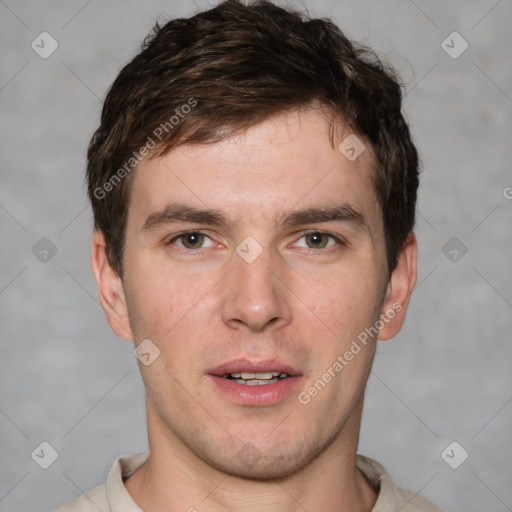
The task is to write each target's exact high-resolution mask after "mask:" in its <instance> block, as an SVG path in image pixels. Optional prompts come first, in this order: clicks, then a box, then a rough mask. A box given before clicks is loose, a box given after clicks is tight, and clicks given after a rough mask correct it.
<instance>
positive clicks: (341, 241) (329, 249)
mask: <svg viewBox="0 0 512 512" xmlns="http://www.w3.org/2000/svg"><path fill="white" fill-rule="evenodd" d="M191 234H194V235H204V236H205V237H206V238H209V239H210V240H212V238H211V237H210V236H208V235H207V234H206V233H205V232H203V231H198V230H189V231H183V232H182V233H179V234H177V235H175V236H173V237H172V238H171V239H170V240H168V241H167V242H166V243H165V245H173V244H174V242H175V241H176V240H179V239H182V238H183V237H185V236H187V235H191ZM312 234H319V235H327V236H328V237H329V238H330V239H332V240H335V241H336V245H337V246H345V245H346V242H345V240H344V239H342V238H340V237H338V236H335V235H333V234H332V233H328V232H326V231H319V230H308V231H304V232H303V233H302V234H301V236H300V237H299V238H297V240H295V242H294V243H297V242H298V241H299V240H300V239H301V238H303V237H305V236H306V235H312ZM212 241H213V240H212ZM328 243H329V242H328ZM178 249H179V251H180V252H183V253H187V254H200V252H201V251H202V250H203V249H207V247H206V248H202V247H201V248H199V249H187V248H186V247H178ZM304 249H307V252H308V253H316V254H318V253H325V252H332V250H333V246H330V247H326V248H320V249H313V248H311V247H309V248H304Z"/></svg>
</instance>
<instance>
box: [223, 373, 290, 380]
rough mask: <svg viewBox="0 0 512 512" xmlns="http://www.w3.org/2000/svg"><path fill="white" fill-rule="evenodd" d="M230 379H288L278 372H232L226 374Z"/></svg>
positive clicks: (285, 374) (286, 375)
mask: <svg viewBox="0 0 512 512" xmlns="http://www.w3.org/2000/svg"><path fill="white" fill-rule="evenodd" d="M228 375H229V376H230V377H231V378H232V379H243V380H253V379H255V380H270V379H273V378H275V377H279V378H281V379H283V378H284V377H288V374H287V373H280V372H261V373H250V372H234V373H230V374H228Z"/></svg>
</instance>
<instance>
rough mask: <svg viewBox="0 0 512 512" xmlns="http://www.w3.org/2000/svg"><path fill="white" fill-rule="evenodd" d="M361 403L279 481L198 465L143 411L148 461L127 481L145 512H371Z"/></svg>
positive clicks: (196, 459) (374, 496)
mask: <svg viewBox="0 0 512 512" xmlns="http://www.w3.org/2000/svg"><path fill="white" fill-rule="evenodd" d="M361 412H362V401H361V403H360V404H359V405H358V406H357V407H356V409H354V411H353V412H352V414H351V416H350V417H349V418H348V420H347V422H346V423H345V425H344V426H343V428H342V429H341V431H340V432H339V433H338V435H337V436H336V437H335V438H334V439H333V440H332V442H331V443H330V444H329V445H328V446H327V447H326V448H325V449H324V450H323V452H321V453H320V454H319V455H318V456H317V457H316V458H315V459H314V460H312V461H311V462H310V463H309V464H308V465H307V466H305V467H303V468H301V469H300V470H298V471H296V472H294V473H292V474H290V475H287V476H284V477H282V478H278V479H271V480H254V479H249V478H241V477H239V476H234V475H229V474H227V473H225V472H223V471H220V470H219V469H217V468H215V467H212V465H210V464H208V463H206V462H205V461H204V460H202V459H200V458H199V457H198V456H197V455H196V454H195V453H194V452H193V451H191V450H190V449H189V448H188V447H187V446H185V445H184V444H183V443H182V442H180V441H179V439H177V438H176V437H175V436H174V435H172V433H170V432H169V430H168V429H166V428H164V426H163V425H161V423H160V422H158V421H156V418H154V417H153V414H152V412H151V410H150V409H149V408H148V430H149V439H150V458H149V460H148V462H147V463H146V464H144V465H143V466H142V467H141V468H139V469H138V470H137V471H136V472H135V473H134V474H133V475H131V476H130V477H129V478H128V479H127V480H126V481H125V486H126V488H127V490H128V492H129V493H130V494H131V496H132V498H133V499H134V501H135V502H136V503H137V504H138V505H139V507H140V508H141V509H143V510H145V511H148V512H149V511H151V512H160V511H162V512H163V511H168V510H187V511H189V512H202V511H203V510H208V511H211V512H220V511H223V512H226V511H239V510H243V509H244V508H247V507H248V506H250V507H251V509H252V510H261V511H263V510H264V511H265V512H281V511H282V510H283V509H284V510H289V511H297V512H299V511H301V512H303V511H304V510H308V512H326V511H336V512H343V511H350V512H370V511H371V510H372V508H373V505H374V503H375V501H376V499H377V492H376V491H375V490H374V489H372V487H371V486H370V484H369V483H368V482H367V480H366V478H365V477H364V475H363V474H362V473H361V472H360V471H359V470H358V469H357V468H356V450H357V443H358V436H359V425H360V420H361Z"/></svg>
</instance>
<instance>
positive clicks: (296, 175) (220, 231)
mask: <svg viewBox="0 0 512 512" xmlns="http://www.w3.org/2000/svg"><path fill="white" fill-rule="evenodd" d="M328 130H329V125H328V121H327V119H326V117H325V116H324V115H322V113H320V112H318V111H315V110H313V109H306V110H302V111H300V112H297V111H294V112H289V113H287V114H286V115H280V116H276V117H274V118H272V119H269V120H267V121H265V122H263V123H261V124H259V125H257V126H255V127H254V128H251V129H250V130H248V131H246V132H244V133H242V134H240V135H237V136H235V137H232V138H229V139H227V140H225V141H222V142H218V143H214V144H206V145H184V146H179V147H177V148H175V149H173V150H172V151H171V152H169V153H168V154H167V155H164V156H163V157H159V158H153V159H150V160H145V161H143V162H141V164H140V165H139V166H138V168H137V170H136V172H135V175H134V177H133V178H134V181H133V188H132V193H131V198H130V202H129V210H128V222H127V231H126V248H125V254H124V281H123V282H122V281H121V280H120V278H119V276H118V275H117V274H116V272H115V271H114V270H113V269H112V268H111V266H110V265H109V262H108V259H107V256H106V248H105V240H104V237H103V235H102V233H100V232H98V233H96V234H95V236H94V240H93V247H92V267H93V271H94V274H95V277H96V280H97V283H98V287H99V294H100V298H101V303H102V306H103V308H104V310H105V313H106V315H107V318H108V320H109V322H110V325H111V327H112V329H113V330H114V332H115V333H116V334H117V335H119V336H120V337H121V338H124V339H127V340H134V342H135V345H138V344H139V343H141V342H142V340H144V339H147V338H149V339H150V340H151V341H152V342H153V343H154V344H155V345H156V346H157V347H158V348H159V350H160V356H159V357H158V358H157V359H156V360H155V361H154V362H153V363H152V364H150V365H149V366H144V365H142V364H140V363H139V366H140V371H141V374H142V377H143V380H144V384H145V388H146V405H147V420H148V433H149V444H150V453H151V455H150V459H149V461H148V462H147V463H146V464H145V465H143V466H142V467H141V468H139V469H138V470H137V471H136V472H135V473H134V474H133V475H132V476H131V477H129V478H128V479H127V480H126V481H125V486H126V488H127V490H128V491H129V493H130V494H131V496H132V497H133V499H134V500H135V502H136V503H137V504H138V505H139V506H140V507H141V508H142V509H144V510H148V511H149V510H151V511H153V512H157V511H164V510H195V509H197V510H198V511H201V510H208V511H221V510H222V511H239V510H244V509H245V508H247V507H250V508H251V510H258V511H266V512H274V511H276V512H277V511H279V512H281V511H282V510H289V511H295V510H297V511H299V510H300V511H303V510H307V511H308V512H317V511H318V512H320V511H322V512H325V511H334V510H336V511H345V510H346V511H351V512H359V511H370V510H371V509H372V507H373V505H374V503H375V500H376V498H377V491H378V490H375V489H372V487H371V486H370V485H369V483H368V482H367V481H366V479H365V477H364V476H363V475H362V473H361V472H360V471H359V470H358V469H357V468H356V466H355V456H356V450H357V443H358V436H359V428H360V421H361V411H362V406H363V395H364V389H365V385H366V381H367V378H368V375H369V372H370V368H371V364H372V362H373V358H374V355H375V347H376V342H377V338H375V339H371V340H370V341H369V343H368V344H367V345H366V346H365V347H364V348H363V349H362V350H361V351H360V352H359V353H358V354H357V355H355V356H354V358H353V359H352V360H351V361H350V362H349V363H348V364H347V365H346V366H345V367H344V368H343V370H342V371H341V372H340V373H338V374H337V375H336V377H335V378H333V379H332V380H331V381H330V382H329V383H328V384H327V385H326V386H325V388H323V389H322V390H321V392H319V393H318V394H317V396H315V397H314V398H312V399H311V401H310V402H309V403H308V404H307V405H304V404H301V403H300V402H299V400H298V399H297V394H298V392H300V391H305V390H307V389H308V388H309V387H310V386H311V385H312V384H314V382H315V381H317V380H318V379H319V378H320V377H321V376H322V374H323V373H324V372H325V371H326V369H327V368H329V367H331V366H332V365H333V363H334V362H335V361H336V359H337V357H338V356H339V355H340V354H344V353H345V352H346V351H347V350H348V349H349V348H350V345H351V343H352V341H353V340H355V339H356V337H357V335H358V334H359V333H361V332H362V331H364V329H365V328H367V327H370V326H372V325H374V324H375V323H376V321H377V320H379V316H380V315H381V314H386V312H387V311H388V310H389V309H390V308H392V306H393V304H397V303H399V304H401V305H402V309H401V311H399V312H396V315H395V316H394V318H393V319H390V320H389V321H388V322H386V323H385V324H384V325H383V326H382V329H381V330H380V332H379V335H378V338H379V339H383V340H384V339H388V338H391V337H393V336H394V335H396V334H397V333H398V331H399V330H400V328H401V326H402V323H403V321H404V317H405V312H406V309H407V305H408V303H409V298H410V295H411V292H412V290H413V288H414V285H415V282H416V253H417V247H416V240H415V237H414V235H413V234H412V233H411V234H410V235H409V238H408V240H407V242H406V244H405V246H404V249H403V251H402V252H401V254H400V257H399V261H398V266H397V268H396V269H395V270H394V271H393V272H392V273H391V275H389V273H388V271H387V269H386V259H385V245H384V233H383V222H382V214H381V212H380V206H379V205H378V203H377V200H376V196H375V193H374V190H373V186H372V173H373V171H372V164H373V160H372V158H373V157H372V154H371V151H370V150H369V149H368V148H367V150H365V151H364V152H363V153H362V154H361V155H360V156H359V157H358V158H357V159H356V160H355V161H353V162H352V161H349V160H348V159H347V158H345V156H344V155H343V154H342V153H341V152H340V151H339V150H338V144H339V143H340V142H341V141H342V140H343V139H344V138H345V137H346V136H347V135H348V134H349V133H350V132H349V131H346V130H344V129H343V128H342V127H340V128H339V130H338V133H337V134H336V135H335V144H334V147H333V146H332V145H331V143H330V141H329V134H328ZM176 201H179V202H180V203H182V204H186V205H189V206H191V207H195V208H200V209H207V208H208V209H216V210H219V211H220V212H222V213H223V214H224V216H225V217H227V219H228V221H229V222H228V224H227V225H226V226H216V225H211V224H202V223H198V222H190V221H187V222H172V223H167V224H163V225H159V226H155V227H154V228H153V229H149V230H144V229H143V226H144V224H145V222H146V220H147V218H148V216H149V215H151V214H153V213H155V212H158V211H160V210H162V209H163V208H165V206H166V205H167V204H169V203H173V202H176ZM340 204H345V205H349V206H350V207H351V208H352V209H353V210H355V211H357V212H358V213H359V214H360V215H361V216H362V217H363V218H364V219H365V226H362V225H360V224H357V223H355V222H350V221H329V222H315V223H310V224H303V225H297V226H286V225H283V223H282V222H280V221H281V220H282V219H283V216H285V215H287V214H289V213H290V212H291V211H295V210H299V209H305V208H310V207H325V206H332V205H340ZM186 230H198V231H200V232H201V233H203V234H205V235H207V236H206V237H204V238H203V239H201V237H199V238H198V237H196V238H194V237H192V238H190V237H189V238H186V237H185V238H183V237H182V238H177V239H176V238H175V237H176V236H177V235H179V234H180V233H182V232H183V231H186ZM318 231H320V232H324V233H327V234H324V235H317V236H315V235H311V232H313V233H314V232H318ZM305 232H307V233H310V234H309V235H307V234H306V235H305V234H304V233H305ZM330 235H332V236H334V237H336V239H335V238H332V237H331V236H330ZM248 236H251V237H253V238H254V239H255V240H256V241H257V242H258V244H259V245H260V246H261V248H262V250H263V252H262V254H261V255H260V256H259V257H258V258H257V259H256V260H255V261H254V262H252V263H247V262H246V261H244V259H242V258H241V257H240V256H239V255H238V254H237V252H236V248H237V246H238V245H239V244H240V243H241V242H242V241H243V240H244V239H245V238H246V237H248ZM337 239H340V240H343V241H344V242H343V243H340V242H338V241H337ZM201 240H203V242H202V241H201ZM201 243H202V247H201ZM185 244H187V245H185ZM190 247H192V249H190ZM194 247H199V249H194ZM274 357H275V358H277V359H279V360H280V361H281V362H283V363H286V364H288V365H290V366H292V367H294V368H295V369H297V370H299V371H300V373H302V374H303V376H304V378H303V382H302V383H301V386H300V389H298V390H297V392H294V393H292V394H291V395H290V396H289V397H287V398H286V399H284V400H283V401H281V402H279V403H278V404H277V405H273V406H264V407H249V406H241V405H237V404H235V403H233V402H232V401H230V400H229V399H227V398H226V397H225V396H224V395H222V394H220V393H219V392H218V390H217V389H216V388H215V387H214V386H213V385H212V383H211V382H210V379H209V378H208V376H207V373H208V371H209V370H211V369H212V368H214V367H215V366H217V365H219V364H221V363H224V362H227V361H230V360H233V359H237V358H246V359H249V360H251V361H254V360H263V359H270V358H274ZM247 443H251V445H252V447H256V449H257V450H258V452H257V453H258V454H259V459H258V461H257V463H256V464H254V465H250V464H248V463H247V460H246V459H244V458H243V457H241V456H240V455H239V451H240V450H241V449H242V448H244V446H247Z"/></svg>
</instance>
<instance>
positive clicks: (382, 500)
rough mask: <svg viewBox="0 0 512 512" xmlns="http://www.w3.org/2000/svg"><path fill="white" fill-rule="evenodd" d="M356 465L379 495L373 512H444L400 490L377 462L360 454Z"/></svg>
mask: <svg viewBox="0 0 512 512" xmlns="http://www.w3.org/2000/svg"><path fill="white" fill-rule="evenodd" d="M356 464H357V467H358V469H359V470H360V471H361V472H362V473H363V474H364V475H365V477H366V479H367V480H368V482H369V483H370V485H371V486H372V487H373V488H374V489H376V490H377V491H378V493H379V495H378V498H377V501H376V503H375V505H374V508H373V510H372V512H397V511H400V512H442V510H440V509H438V508H437V507H435V506H434V505H432V503H430V502H429V501H427V500H426V499H424V498H422V497H421V496H419V495H418V494H417V493H413V492H411V491H407V490H406V489H399V488H398V487H397V486H396V485H395V483H394V482H393V480H392V479H391V477H390V476H389V474H388V472H387V471H386V469H385V468H384V467H383V466H382V465H381V464H379V463H378V462H377V461H376V460H373V459H370V458H369V457H364V456H363V455H359V454H358V455H357V459H356Z"/></svg>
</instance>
